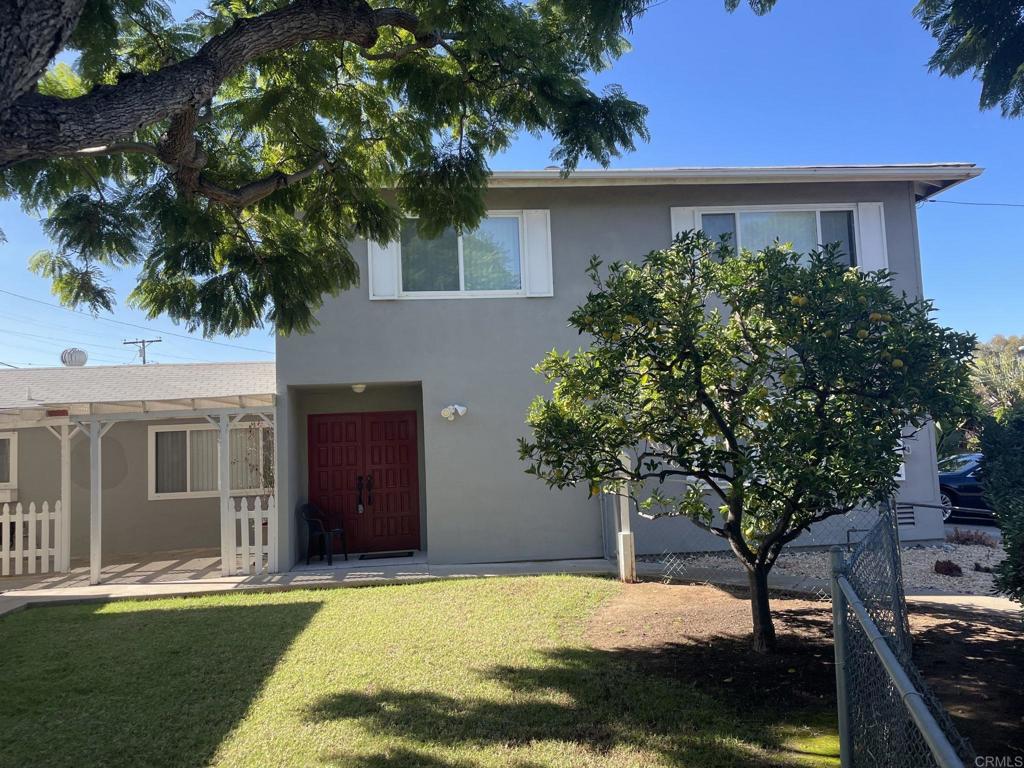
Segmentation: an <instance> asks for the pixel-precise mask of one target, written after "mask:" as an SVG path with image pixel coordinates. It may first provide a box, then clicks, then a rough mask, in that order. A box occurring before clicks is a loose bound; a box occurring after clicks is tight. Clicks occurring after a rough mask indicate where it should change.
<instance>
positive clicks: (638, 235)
mask: <svg viewBox="0 0 1024 768" xmlns="http://www.w3.org/2000/svg"><path fill="white" fill-rule="evenodd" d="M980 172H981V171H980V169H978V168H976V167H974V166H972V165H968V164H942V165H878V166H829V167H800V168H668V169H651V170H638V171H627V170H621V171H580V172H577V173H574V174H572V175H571V176H569V177H567V178H563V177H561V176H560V175H559V173H558V172H557V171H550V170H544V171H521V172H505V173H497V174H495V175H494V177H493V179H492V182H491V187H490V190H489V192H488V199H487V205H488V209H489V214H488V216H487V218H486V219H485V221H484V222H483V223H482V224H481V226H480V227H479V229H478V230H477V231H475V232H471V233H466V234H464V235H462V236H461V237H459V236H456V234H455V233H454V232H452V233H449V234H446V235H444V236H442V237H440V238H437V239H435V240H432V241H429V242H423V241H421V240H420V239H419V238H418V237H417V236H416V233H415V227H414V226H413V225H412V223H411V222H409V223H408V224H407V225H406V226H404V227H403V228H402V234H401V238H400V240H399V241H397V242H394V243H369V244H366V243H363V244H356V246H355V248H354V253H355V254H356V256H357V258H358V260H359V266H360V270H361V275H362V278H363V279H362V281H361V285H360V286H359V287H358V288H355V289H353V290H350V291H348V292H346V293H344V294H342V295H340V296H338V297H336V298H331V299H328V300H327V301H326V302H325V303H324V305H323V307H322V309H321V310H320V312H319V314H318V319H319V325H318V326H317V328H316V330H315V332H313V333H311V334H308V335H292V336H289V337H284V338H279V339H278V341H277V361H276V367H275V365H274V364H273V363H262V364H215V365H162V366H121V367H114V368H110V367H108V368H102V367H99V368H88V367H87V368H65V369H50V370H28V371H20V370H19V371H0V575H7V574H8V573H11V574H14V573H21V572H22V570H23V569H24V570H26V572H29V573H31V572H33V571H32V569H34V568H36V567H39V568H51V567H52V568H53V569H57V570H66V569H67V568H68V567H69V563H70V562H71V561H72V559H79V560H82V559H84V558H85V557H86V555H88V557H89V561H90V565H91V569H90V573H91V579H92V580H93V581H94V582H95V581H99V579H100V568H101V565H102V562H103V560H104V558H106V560H107V562H110V561H111V560H113V559H117V558H121V557H125V556H128V555H134V556H138V555H153V554H156V553H159V552H163V551H167V550H175V551H181V550H202V549H206V550H212V551H216V550H217V548H218V547H219V551H220V560H221V568H220V569H221V571H222V572H223V573H224V574H229V573H245V572H253V571H257V572H259V571H266V570H270V571H274V570H287V569H288V568H290V567H291V566H292V565H293V564H295V563H296V562H297V561H298V560H299V559H300V558H301V559H304V558H305V553H306V540H305V533H306V530H305V526H304V524H303V523H302V521H301V519H300V517H299V514H298V507H299V505H301V504H302V503H304V502H307V501H311V502H313V503H314V504H316V505H318V506H319V507H321V508H322V509H323V510H324V511H325V513H326V514H327V515H328V517H330V518H331V519H332V521H333V522H335V523H338V524H342V525H343V526H344V528H345V529H346V531H347V536H348V549H349V551H350V552H354V553H362V554H371V555H372V554H373V553H381V552H390V553H393V552H398V551H405V552H408V551H412V552H414V553H417V554H418V555H419V557H420V558H423V557H425V558H426V559H427V560H428V561H429V562H431V563H469V562H498V561H516V560H542V559H563V558H595V557H602V556H609V555H611V554H613V553H614V540H615V535H614V534H615V531H616V530H617V524H618V520H619V518H618V515H617V513H616V510H615V506H616V505H614V504H612V503H610V499H607V498H605V499H600V498H588V495H587V493H586V491H585V490H582V489H581V490H566V491H552V490H549V489H548V488H547V487H546V486H545V485H544V484H543V483H541V482H539V481H538V480H537V479H536V478H534V477H532V476H529V475H526V474H525V473H524V471H523V470H524V466H523V464H522V463H521V462H520V460H519V458H518V451H517V444H516V440H517V438H518V437H520V436H521V435H523V434H524V433H525V430H526V427H525V424H524V417H525V413H526V410H527V407H528V405H529V403H530V401H531V400H532V399H533V398H534V397H535V396H536V395H538V394H541V393H545V386H546V385H545V383H544V382H543V380H542V379H541V378H540V377H539V376H537V375H536V374H534V373H533V371H532V367H533V366H534V365H535V364H536V363H537V362H538V361H539V360H540V359H541V358H542V356H543V355H544V354H545V352H547V351H548V350H550V349H551V348H552V347H557V348H559V349H563V350H564V349H575V348H576V347H578V346H579V345H580V344H581V343H584V340H581V339H580V337H579V336H577V334H576V333H575V331H574V330H573V329H571V328H570V327H569V326H568V324H567V322H566V319H567V317H568V316H569V314H570V312H571V311H572V310H573V309H574V308H575V307H576V306H577V305H578V304H579V303H581V302H582V301H583V299H584V297H585V296H586V293H587V290H588V289H589V287H590V283H589V281H588V278H587V276H586V275H585V273H584V269H585V267H586V265H587V262H588V261H589V259H590V257H591V256H592V255H594V254H597V255H598V256H600V257H601V258H603V259H604V260H605V261H611V260H616V259H622V260H628V259H638V258H640V257H641V256H642V255H643V254H645V253H647V252H648V251H650V250H652V249H656V248H661V247H664V246H666V245H668V243H669V242H670V241H671V239H672V237H673V236H674V234H675V233H678V232H680V231H682V230H687V229H692V228H697V227H699V228H702V229H704V230H705V231H707V232H708V233H709V234H712V235H719V234H721V233H723V232H729V233H731V234H732V235H733V237H734V240H735V242H737V243H738V244H739V245H740V246H741V247H746V248H758V247H761V246H763V245H766V244H767V243H769V242H771V241H772V240H774V239H775V238H776V237H777V238H780V239H782V240H784V241H790V242H792V243H793V244H794V246H795V247H796V248H797V249H798V250H802V251H806V250H808V249H811V248H814V247H815V246H817V245H818V244H820V243H825V242H834V241H840V242H841V243H842V244H843V250H844V251H845V252H846V253H848V254H850V257H851V260H852V262H853V263H854V264H856V265H858V266H860V267H862V268H864V269H877V268H881V267H887V268H888V269H890V270H892V272H893V273H894V274H895V276H894V278H893V279H894V283H895V287H896V288H897V289H899V290H901V291H904V292H906V293H907V294H908V295H909V296H911V297H919V296H921V295H922V281H921V265H920V255H919V252H918V238H917V221H916V216H915V210H916V206H917V204H918V203H919V202H920V201H921V200H924V199H927V198H928V197H929V196H931V195H934V194H936V193H938V192H941V191H942V190H944V189H947V188H949V187H950V186H952V185H954V184H957V183H960V182H962V181H965V180H967V179H970V178H972V177H974V176H976V175H978V174H979V173H980ZM905 449H906V455H905V461H904V467H903V471H902V473H901V480H902V487H901V498H902V500H903V501H904V502H916V503H918V504H921V503H937V501H938V487H937V478H936V461H935V448H934V439H933V435H932V433H931V431H930V430H925V431H923V432H920V433H918V434H917V435H916V436H915V437H913V438H912V439H909V440H907V441H906V443H905ZM275 474H276V478H275V476H274V475H275ZM58 502H60V504H59V506H58ZM5 503H6V504H7V505H8V506H7V507H5V506H4V504H5ZM43 504H46V505H47V506H46V507H43ZM18 505H21V506H20V507H19V506H18ZM902 523H903V526H902V535H903V537H904V539H908V540H929V539H931V540H934V539H939V538H941V536H942V524H941V518H940V515H939V513H938V512H937V511H936V510H930V509H927V508H925V507H920V506H918V507H913V508H907V509H905V510H904V514H903V516H902ZM855 527H859V528H864V527H867V526H866V525H864V524H863V523H861V524H859V525H858V524H857V523H856V522H854V521H839V524H838V525H833V526H830V527H829V528H828V530H826V531H825V532H824V534H823V535H822V536H818V537H817V538H814V539H813V540H811V541H804V542H803V543H813V544H828V543H835V542H843V541H845V540H846V537H847V536H848V535H849V533H850V529H852V528H855ZM632 529H633V532H634V535H635V541H636V548H637V551H638V552H640V553H660V552H664V551H692V550H703V549H715V548H720V547H721V546H722V543H721V541H720V540H718V539H715V538H713V537H711V536H709V535H707V534H705V533H703V532H701V531H699V530H698V529H696V528H695V527H694V526H692V525H691V524H690V523H688V522H687V521H686V520H682V519H678V518H671V519H660V520H653V521H651V520H639V519H635V520H633V521H632ZM800 543H801V542H800V541H798V542H797V544H800Z"/></svg>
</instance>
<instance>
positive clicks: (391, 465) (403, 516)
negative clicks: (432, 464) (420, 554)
mask: <svg viewBox="0 0 1024 768" xmlns="http://www.w3.org/2000/svg"><path fill="white" fill-rule="evenodd" d="M364 430H365V432H364V435H365V437H364V439H365V443H366V452H365V456H366V466H365V469H366V482H367V484H368V485H367V501H368V502H369V501H370V499H371V498H372V503H369V504H368V505H367V506H368V509H370V510H371V511H372V517H371V526H370V529H369V531H367V537H368V539H369V543H370V546H371V548H372V549H373V550H376V551H380V550H385V549H416V548H418V547H419V545H420V510H419V476H418V472H417V462H416V414H415V413H412V412H408V411H400V412H394V413H368V414H365V421H364ZM371 481H372V484H373V492H372V494H371V493H370V491H369V484H370V482H371Z"/></svg>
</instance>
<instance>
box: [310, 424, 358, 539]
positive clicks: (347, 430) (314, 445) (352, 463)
mask: <svg viewBox="0 0 1024 768" xmlns="http://www.w3.org/2000/svg"><path fill="white" fill-rule="evenodd" d="M308 427H309V500H310V501H311V502H312V503H313V504H316V505H317V506H318V507H319V508H320V509H321V510H322V511H323V512H324V514H325V515H326V516H327V520H328V523H329V526H328V527H330V528H335V527H339V526H342V527H344V528H345V530H346V531H350V530H351V526H352V525H353V524H354V521H355V516H356V479H357V478H358V477H359V475H361V474H362V458H361V455H360V445H361V442H362V441H361V437H362V420H361V419H360V418H359V416H358V415H354V414H327V415H315V416H310V417H309V424H308ZM349 535H350V536H351V534H349ZM350 541H351V539H350ZM350 546H351V545H350ZM334 548H335V550H336V552H338V553H340V552H341V542H340V541H335V542H334Z"/></svg>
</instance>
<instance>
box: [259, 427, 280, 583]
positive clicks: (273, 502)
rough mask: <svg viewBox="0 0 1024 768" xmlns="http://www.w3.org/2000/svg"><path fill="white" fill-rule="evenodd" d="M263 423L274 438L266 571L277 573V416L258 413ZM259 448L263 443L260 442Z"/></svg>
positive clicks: (268, 504) (261, 447) (268, 501)
mask: <svg viewBox="0 0 1024 768" xmlns="http://www.w3.org/2000/svg"><path fill="white" fill-rule="evenodd" d="M260 418H261V419H263V423H264V424H266V425H267V427H268V428H269V429H270V430H271V435H272V436H273V438H274V452H273V467H272V472H271V476H270V498H269V499H267V571H268V572H270V573H277V570H278V562H277V527H278V522H279V521H278V519H277V516H278V504H277V501H278V488H277V417H276V415H275V414H273V413H269V414H266V413H264V414H260ZM260 450H261V451H262V450H263V444H262V442H261V443H260Z"/></svg>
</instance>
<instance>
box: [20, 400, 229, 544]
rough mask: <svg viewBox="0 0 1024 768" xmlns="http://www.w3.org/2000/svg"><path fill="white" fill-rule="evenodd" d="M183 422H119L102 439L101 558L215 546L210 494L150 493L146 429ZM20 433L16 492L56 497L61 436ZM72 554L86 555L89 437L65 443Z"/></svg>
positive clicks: (31, 497)
mask: <svg viewBox="0 0 1024 768" xmlns="http://www.w3.org/2000/svg"><path fill="white" fill-rule="evenodd" d="M173 423H187V422H172V421H166V420H164V421H150V422H140V421H132V422H121V423H118V424H115V425H114V426H113V427H111V429H110V431H109V432H107V434H106V435H105V436H104V437H103V441H102V451H103V462H102V468H103V539H102V540H103V557H104V560H105V561H107V562H109V561H111V560H116V559H124V558H126V557H129V556H134V555H152V554H155V553H162V552H163V553H166V552H173V551H176V550H186V549H207V550H213V551H217V552H219V550H220V521H219V513H218V502H217V499H216V498H204V499H161V500H159V501H150V500H149V498H148V482H149V481H148V476H147V473H148V471H149V463H148V462H149V458H148V427H149V425H155V424H173ZM17 431H18V498H19V500H20V501H22V502H26V503H27V502H29V501H35V502H37V503H39V502H42V501H49V502H51V503H52V502H54V501H55V500H56V499H58V498H59V497H60V441H59V440H57V439H56V438H54V437H53V436H52V435H51V434H50V433H49V432H47V430H46V429H44V428H42V427H33V428H28V429H19V430H17ZM71 557H72V559H73V560H78V561H82V560H87V559H88V557H89V440H88V437H86V436H84V435H82V434H79V435H77V436H76V437H75V438H73V440H72V442H71Z"/></svg>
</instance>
